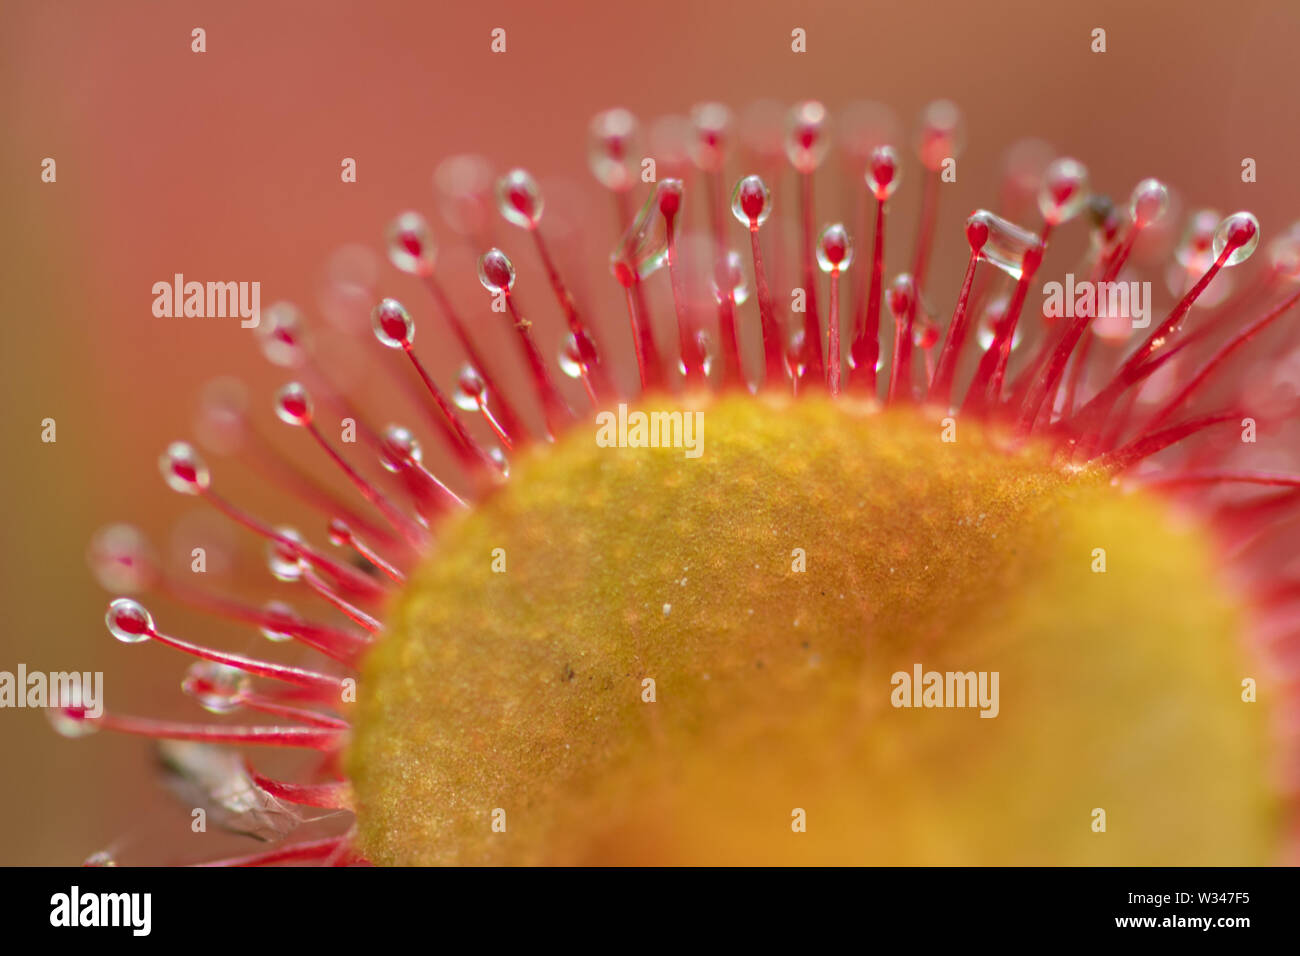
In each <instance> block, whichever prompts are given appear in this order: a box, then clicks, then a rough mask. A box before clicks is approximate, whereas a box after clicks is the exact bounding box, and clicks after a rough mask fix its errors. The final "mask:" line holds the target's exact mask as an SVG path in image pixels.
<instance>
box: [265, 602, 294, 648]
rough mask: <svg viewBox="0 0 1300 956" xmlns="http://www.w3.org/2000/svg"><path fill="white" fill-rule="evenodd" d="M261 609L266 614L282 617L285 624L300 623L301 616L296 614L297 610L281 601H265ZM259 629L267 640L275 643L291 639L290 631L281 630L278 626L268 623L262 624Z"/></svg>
mask: <svg viewBox="0 0 1300 956" xmlns="http://www.w3.org/2000/svg"><path fill="white" fill-rule="evenodd" d="M262 610H263V611H265V612H266V613H267V614H271V615H274V616H276V617H278V618H282V619H283V620H284V622H285V624H289V623H300V622H301V621H302V618H301V617H299V616H298V612H297V611H295V610H294V609H293V608H292V607H291V606H290V605H288V604H285V603H284V602H283V601H267V602H266V604H265V605H263V607H262ZM282 626H283V625H282ZM259 630H260V631H261V632H262V636H263V637H264V638H266V639H267V640H268V641H274V642H275V643H277V644H282V643H284V642H285V641H291V640H293V634H292V632H290V631H286V630H281V629H279V628H276V627H274V626H272V625H271V624H269V623H268V624H263V625H262V626H261V627H260V628H259Z"/></svg>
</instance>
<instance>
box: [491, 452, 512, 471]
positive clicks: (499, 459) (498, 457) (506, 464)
mask: <svg viewBox="0 0 1300 956" xmlns="http://www.w3.org/2000/svg"><path fill="white" fill-rule="evenodd" d="M488 457H489V458H491V459H492V462H493V464H495V465H496V466H497V472H498V473H499V474H500V475H501V477H502V478H509V477H510V460H509V459H508V458H506V453H505V452H503V451H502V450H501V449H500V448H491V449H489V450H488Z"/></svg>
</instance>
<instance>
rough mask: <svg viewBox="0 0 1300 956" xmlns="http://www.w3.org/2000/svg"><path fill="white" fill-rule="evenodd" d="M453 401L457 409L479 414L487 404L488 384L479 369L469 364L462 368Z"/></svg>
mask: <svg viewBox="0 0 1300 956" xmlns="http://www.w3.org/2000/svg"><path fill="white" fill-rule="evenodd" d="M451 400H452V403H453V404H455V406H456V407H457V408H459V409H460V410H461V411H466V412H477V411H479V409H480V408H481V407H482V406H483V405H484V404H486V403H487V382H485V381H483V376H482V375H480V374H479V371H478V369H476V368H475V367H474V366H473V365H471V364H470V363H469V362H466V363H465V364H464V365H462V366H461V367H460V374H459V375H458V376H457V377H456V390H455V391H454V392H453V393H452V396H451Z"/></svg>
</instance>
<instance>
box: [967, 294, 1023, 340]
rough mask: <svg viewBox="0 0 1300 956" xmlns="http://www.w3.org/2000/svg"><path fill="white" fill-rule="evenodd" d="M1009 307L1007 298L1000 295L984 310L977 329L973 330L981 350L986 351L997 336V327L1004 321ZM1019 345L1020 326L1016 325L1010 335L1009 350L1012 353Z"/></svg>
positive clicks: (1009, 300) (1009, 302)
mask: <svg viewBox="0 0 1300 956" xmlns="http://www.w3.org/2000/svg"><path fill="white" fill-rule="evenodd" d="M1010 305H1011V299H1010V297H1009V296H1005V295H1000V296H998V297H997V298H996V299H994V300H993V301H992V302H990V303H989V305H988V308H986V309H985V310H984V315H983V316H982V317H981V319H980V323H979V327H978V328H977V329H976V330H975V337H976V339H977V340H978V341H979V346H980V348H981V349H984V350H986V351H987V349H988V347H989V346H990V345H992V344H993V338H994V336H995V335H996V334H997V331H998V327H999V326H1000V325H1001V324H1002V323H1003V322H1004V321H1005V320H1006V317H1007V308H1008V306H1010ZM1019 344H1020V325H1019V324H1017V325H1016V330H1015V332H1013V333H1012V335H1011V348H1012V350H1013V351H1014V350H1015V348H1016V346H1017V345H1019Z"/></svg>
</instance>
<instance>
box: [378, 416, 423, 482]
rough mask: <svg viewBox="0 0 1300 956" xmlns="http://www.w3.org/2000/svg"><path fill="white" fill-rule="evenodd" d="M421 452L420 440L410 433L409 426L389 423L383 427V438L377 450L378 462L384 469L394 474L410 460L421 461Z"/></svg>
mask: <svg viewBox="0 0 1300 956" xmlns="http://www.w3.org/2000/svg"><path fill="white" fill-rule="evenodd" d="M422 459H423V452H422V450H421V449H420V442H419V440H418V439H416V437H415V436H414V435H413V434H411V430H410V429H409V428H404V427H402V426H401V425H389V426H388V427H387V428H385V429H384V440H383V444H382V446H381V448H380V451H379V463H380V464H381V465H382V466H383V467H384V470H385V471H391V472H393V473H394V474H396V473H398V472H400V471H402V470H403V469H405V468H406V466H407V464H408V463H410V462H412V461H421V460H422Z"/></svg>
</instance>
